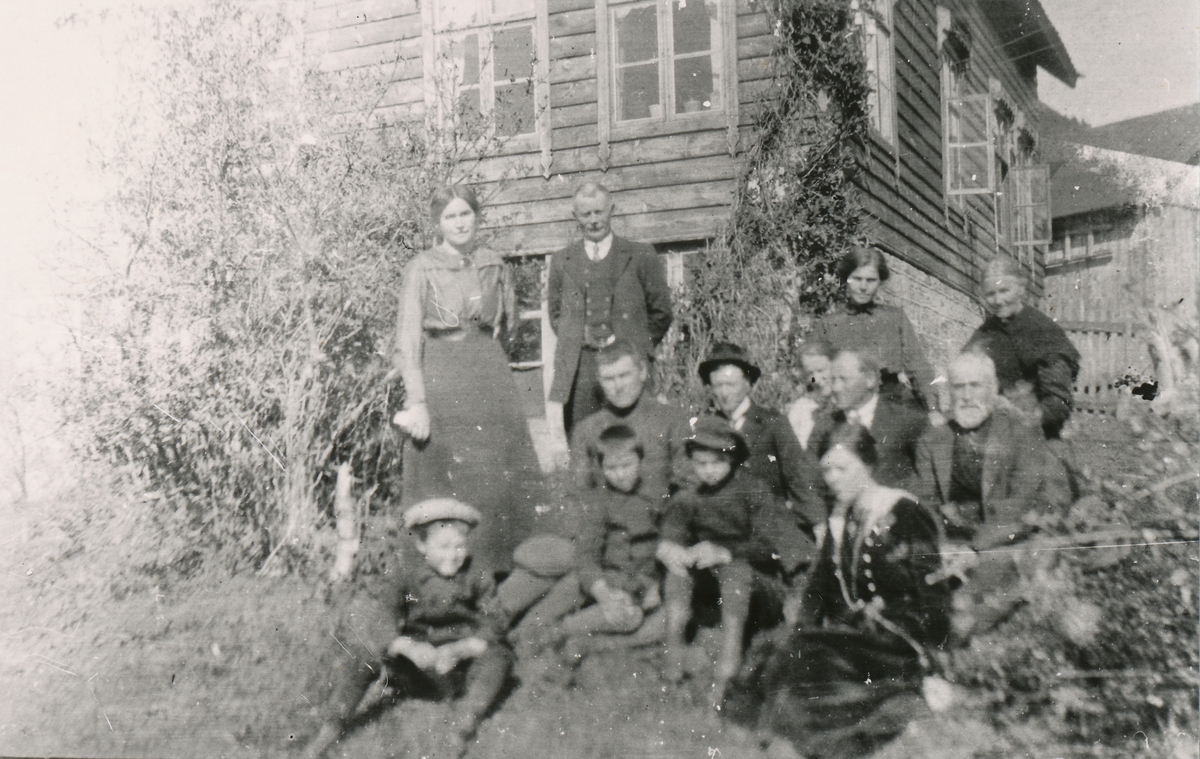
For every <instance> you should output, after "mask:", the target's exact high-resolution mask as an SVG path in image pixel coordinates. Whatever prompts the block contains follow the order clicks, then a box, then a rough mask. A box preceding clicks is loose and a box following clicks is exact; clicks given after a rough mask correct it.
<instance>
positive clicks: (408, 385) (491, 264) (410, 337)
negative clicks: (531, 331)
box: [396, 243, 504, 406]
mask: <svg viewBox="0 0 1200 759" xmlns="http://www.w3.org/2000/svg"><path fill="white" fill-rule="evenodd" d="M503 278H504V260H503V259H502V258H501V257H500V256H499V254H497V253H495V252H493V251H491V250H489V249H487V248H477V249H476V250H475V252H474V253H472V254H471V255H469V256H467V255H463V254H462V253H460V252H459V251H458V250H456V249H455V248H453V247H451V246H450V245H447V244H446V243H441V244H439V245H435V246H434V247H432V248H430V249H429V250H426V251H423V252H421V253H418V254H417V255H416V257H414V258H413V259H412V260H411V261H409V262H408V265H407V266H406V267H405V268H404V283H403V285H402V286H401V288H400V308H399V313H398V315H397V319H396V360H397V365H398V366H399V368H400V376H401V377H403V378H404V392H405V405H408V406H411V405H413V404H417V403H424V402H425V376H424V372H423V370H422V366H421V355H422V346H423V344H424V339H425V336H426V334H430V335H435V336H447V337H451V338H452V339H453V338H454V336H455V335H465V331H466V330H467V329H468V328H475V329H478V328H483V327H493V328H494V327H497V326H498V325H499V324H500V323H501V322H502V321H503V317H504V297H503V295H504V284H503Z"/></svg>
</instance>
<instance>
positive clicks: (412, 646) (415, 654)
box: [387, 635, 438, 669]
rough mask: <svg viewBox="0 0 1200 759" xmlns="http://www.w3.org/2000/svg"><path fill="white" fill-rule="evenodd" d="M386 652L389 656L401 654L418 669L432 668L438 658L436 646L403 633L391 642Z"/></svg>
mask: <svg viewBox="0 0 1200 759" xmlns="http://www.w3.org/2000/svg"><path fill="white" fill-rule="evenodd" d="M387 652H388V655H389V656H403V657H404V658H406V659H408V660H409V661H411V662H412V663H413V664H415V665H417V667H418V668H419V669H432V668H433V666H434V664H435V663H437V659H438V650H437V649H436V648H434V647H433V646H431V645H430V644H428V643H424V642H422V641H418V640H413V639H412V638H409V637H406V636H403V635H401V636H400V637H398V638H396V639H395V640H393V641H392V642H391V645H389V646H388V651H387Z"/></svg>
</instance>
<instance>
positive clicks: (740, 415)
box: [729, 395, 750, 432]
mask: <svg viewBox="0 0 1200 759" xmlns="http://www.w3.org/2000/svg"><path fill="white" fill-rule="evenodd" d="M749 410H750V396H748V395H747V396H746V397H745V398H743V399H742V402H741V403H739V404H738V405H737V408H735V409H734V410H733V414H731V415H730V417H729V423H730V424H732V425H733V428H734V429H735V430H738V431H739V432H740V431H741V429H742V426H743V425H745V424H746V412H747V411H749Z"/></svg>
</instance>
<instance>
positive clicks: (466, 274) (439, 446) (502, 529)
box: [393, 186, 541, 570]
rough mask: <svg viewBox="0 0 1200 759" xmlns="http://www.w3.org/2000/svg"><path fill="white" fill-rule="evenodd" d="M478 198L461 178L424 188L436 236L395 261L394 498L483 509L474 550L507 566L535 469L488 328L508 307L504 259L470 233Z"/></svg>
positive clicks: (521, 534)
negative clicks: (400, 464)
mask: <svg viewBox="0 0 1200 759" xmlns="http://www.w3.org/2000/svg"><path fill="white" fill-rule="evenodd" d="M480 210H481V209H480V205H479V200H478V199H477V198H476V196H475V192H474V191H473V190H471V188H469V187H461V186H450V187H444V188H441V189H439V190H437V191H435V192H434V193H433V197H432V199H431V201H430V212H431V214H432V217H433V222H434V224H435V225H436V227H437V231H438V235H439V237H440V240H441V241H440V242H439V243H438V244H437V245H435V246H433V247H432V248H430V249H429V250H426V251H424V252H422V253H419V254H418V255H417V256H416V257H415V258H413V260H412V261H410V262H409V264H408V266H407V267H406V268H405V270H404V283H403V286H402V288H401V293H400V313H399V317H398V320H397V326H396V366H397V370H398V371H399V374H400V376H401V377H403V379H404V393H405V396H404V409H403V410H402V411H400V412H399V413H397V414H396V417H395V419H394V420H393V421H394V422H395V423H396V424H397V425H399V426H400V427H401V428H403V430H404V431H405V432H406V433H408V435H409V438H410V439H409V443H410V444H409V445H407V446H406V448H405V453H404V474H403V487H404V492H403V503H404V505H405V506H406V507H407V506H409V505H411V504H415V503H420V502H421V501H424V500H426V499H428V498H438V497H451V498H457V499H458V500H460V501H465V502H467V503H471V504H474V505H475V506H476V507H477V508H479V510H480V511H481V512H482V513H483V516H484V518H483V520H482V522H481V524H480V526H479V529H477V530H476V531H475V533H473V534H472V536H471V538H472V548H473V554H474V556H475V558H476V560H477V561H479V562H481V563H483V564H485V565H486V566H488V567H490V568H491V569H493V570H505V569H507V568H508V567H509V565H510V563H511V561H512V550H513V548H514V547H515V546H516V545H517V544H518V543H519V542H521V541H522V540H523V539H525V538H526V537H528V536H529V533H530V531H531V528H532V526H533V515H534V503H533V499H534V498H535V497H536V496H537V495H538V494H540V489H539V484H540V478H541V473H540V470H539V469H538V464H537V458H536V456H535V454H534V450H533V444H532V442H531V440H530V437H529V428H528V426H527V425H526V422H525V419H524V417H523V415H522V414H521V405H520V399H519V397H518V395H517V388H516V383H515V382H514V381H513V378H512V374H511V373H510V371H509V368H508V359H507V357H506V356H505V354H504V351H503V350H502V349H501V347H500V343H499V342H498V341H497V340H496V338H497V337H498V336H499V334H500V328H501V326H502V324H503V322H504V319H505V317H506V314H505V311H504V297H503V294H504V285H503V277H504V265H503V264H504V262H503V261H502V260H501V258H500V256H499V255H498V254H497V253H495V252H493V251H491V250H489V249H488V248H486V247H484V246H482V245H480V244H479V241H478V231H479V228H478V224H479V214H480Z"/></svg>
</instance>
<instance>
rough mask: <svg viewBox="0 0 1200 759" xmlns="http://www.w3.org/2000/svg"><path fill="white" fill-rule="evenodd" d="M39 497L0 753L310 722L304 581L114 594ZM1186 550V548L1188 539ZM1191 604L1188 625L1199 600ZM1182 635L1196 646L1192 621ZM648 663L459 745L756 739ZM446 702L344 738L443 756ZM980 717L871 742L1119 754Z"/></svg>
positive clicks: (581, 685)
mask: <svg viewBox="0 0 1200 759" xmlns="http://www.w3.org/2000/svg"><path fill="white" fill-rule="evenodd" d="M1091 434H1092V437H1093V438H1094V439H1107V440H1108V442H1109V444H1110V445H1111V447H1110V448H1106V449H1099V448H1097V449H1096V450H1097V452H1098V453H1097V460H1096V462H1095V463H1096V465H1097V466H1099V467H1100V468H1101V469H1102V470H1104V471H1105V472H1107V473H1111V470H1113V469H1114V468H1116V467H1119V466H1120V454H1119V453H1117V451H1119V450H1120V449H1121V448H1122V446H1123V444H1125V443H1128V440H1127V438H1125V437H1124V436H1123V435H1120V434H1115V431H1114V429H1113V428H1111V427H1104V426H1101V427H1097V428H1096V429H1094V430H1092V431H1091ZM1110 454H1112V455H1111V456H1110ZM1105 457H1109V458H1107V459H1106V458H1105ZM47 508H48V507H39V506H37V505H26V506H24V507H22V508H20V509H19V510H13V509H5V510H0V548H2V549H3V550H2V552H0V597H2V598H4V599H5V601H4V606H5V608H6V611H7V612H8V613H6V614H5V615H4V616H3V617H2V618H0V619H2V621H0V694H2V695H0V754H20V755H47V754H53V755H57V756H72V755H81V756H163V755H171V756H196V757H243V756H244V757H253V756H267V757H272V756H287V755H289V754H290V752H292V751H294V750H295V748H296V747H297V746H298V745H299V743H300V742H301V741H302V740H303V738H304V737H306V736H307V735H308V734H309V732H310V731H311V730H312V729H313V727H314V716H313V709H312V703H315V702H318V700H319V699H320V697H321V696H320V693H321V692H322V688H323V687H326V683H325V682H324V674H325V672H327V671H328V668H327V667H326V666H324V662H325V661H326V660H327V658H328V657H329V656H330V653H331V646H332V645H334V643H333V642H332V640H331V637H330V634H329V630H330V629H331V628H332V619H331V618H330V612H329V611H328V609H327V607H326V605H325V604H324V603H323V601H321V600H320V599H319V598H318V597H317V594H316V592H315V586H314V585H313V584H312V583H310V582H308V581H306V580H304V579H301V578H295V577H289V578H274V579H273V578H256V577H253V576H239V577H233V578H229V577H221V578H212V577H209V578H196V579H193V580H190V581H188V582H186V583H180V584H168V583H166V582H165V581H160V582H159V584H157V585H156V584H154V581H151V580H146V581H143V582H139V583H136V584H130V583H126V584H125V585H123V586H122V589H121V593H120V594H119V595H120V596H121V597H120V598H116V597H114V595H113V594H112V592H111V590H112V586H110V585H109V584H108V583H107V582H106V581H105V580H104V578H105V577H106V576H107V575H108V574H109V573H111V572H112V570H113V567H112V566H111V565H106V563H105V562H106V560H107V559H106V554H104V553H103V551H98V550H89V551H78V550H75V549H76V547H75V546H74V545H73V543H72V541H71V539H70V538H69V537H67V536H66V535H65V534H63V533H61V532H60V531H58V530H57V529H56V528H55V527H53V526H50V524H51V522H50V520H47V519H46V518H45V514H46V509H47ZM1181 555H1186V556H1188V557H1190V558H1191V563H1192V564H1193V565H1194V564H1195V549H1194V547H1189V549H1188V551H1187V552H1185V554H1181ZM1189 571H1191V572H1193V574H1194V566H1193V568H1192V569H1191V570H1189ZM1190 614H1191V627H1192V628H1193V629H1194V627H1195V611H1194V602H1192V604H1191V610H1190ZM1179 644H1180V645H1189V646H1191V647H1192V648H1195V644H1196V639H1195V637H1194V636H1192V637H1191V638H1190V640H1185V641H1179ZM656 664H657V662H656V659H655V658H654V655H653V654H651V653H646V654H642V655H640V656H637V657H633V658H627V659H622V658H614V657H607V658H603V659H599V658H598V659H595V660H592V661H589V662H586V663H585V665H584V666H583V668H582V669H581V671H580V673H579V676H578V678H577V685H576V687H575V688H574V689H572V690H567V689H562V688H559V687H556V686H552V685H522V686H520V687H518V688H517V689H516V690H515V691H514V692H513V693H511V694H510V696H509V697H508V699H507V700H506V701H505V702H504V703H503V705H502V707H501V708H500V709H499V711H498V712H497V713H496V714H495V715H493V716H492V717H491V718H490V719H488V720H487V721H486V722H485V723H484V725H483V727H482V729H481V731H480V735H479V741H478V743H477V745H476V746H474V747H472V749H471V752H470V754H469V756H472V757H478V758H479V759H499V758H500V757H513V758H514V759H515V758H516V757H522V758H524V757H543V756H545V757H549V756H562V757H610V756H630V757H662V758H663V759H667V758H671V759H674V758H675V757H679V758H680V759H682V758H683V757H688V758H689V759H690V758H691V757H715V756H721V757H724V758H725V759H730V758H731V757H749V758H751V759H754V758H756V757H763V756H765V754H764V753H763V752H761V751H760V750H759V749H758V747H757V745H756V744H755V743H754V742H753V741H752V740H750V739H749V738H748V737H747V736H746V735H745V734H743V733H740V732H737V731H734V730H729V729H726V728H724V727H723V726H722V725H720V724H719V722H717V721H716V720H714V719H713V718H711V717H710V716H709V715H708V714H707V712H706V710H705V709H704V708H703V707H702V706H701V705H700V704H701V703H702V700H703V699H702V698H701V694H699V693H698V692H696V690H694V689H683V690H670V689H664V687H663V685H662V684H661V683H660V682H659V680H658V677H657V675H656ZM447 714H448V711H447V710H446V707H445V706H444V705H440V704H432V703H421V702H418V703H404V704H401V705H399V706H395V707H392V708H388V709H384V710H382V712H381V713H380V714H379V715H378V716H377V718H375V719H374V720H372V721H370V722H368V723H367V724H365V725H364V726H362V727H361V728H360V729H359V730H357V731H356V732H354V733H353V734H352V735H351V736H349V737H348V738H347V739H346V740H345V741H344V742H343V745H342V746H341V750H342V752H343V755H345V756H354V757H363V758H364V759H372V758H374V757H410V756H411V757H430V758H431V759H432V757H438V756H441V755H442V754H443V752H444V744H442V742H441V740H440V737H439V736H440V734H441V722H442V720H443V719H445V718H446V716H447ZM992 724H993V723H992V722H991V721H990V720H989V719H988V718H987V716H986V713H985V711H984V707H983V703H982V700H981V699H975V698H973V697H971V696H970V695H968V697H967V698H966V699H965V700H964V702H963V704H962V705H961V706H960V707H959V708H958V709H957V710H954V711H952V712H950V713H948V714H943V715H939V716H937V717H936V718H930V719H927V720H924V721H922V722H920V723H918V724H915V725H913V726H912V727H911V729H910V730H909V732H908V733H907V734H906V735H905V736H904V737H902V738H901V739H900V741H899V742H898V743H896V744H893V745H892V746H890V747H887V748H885V749H884V750H883V751H882V752H881V753H880V754H879V759H886V758H888V757H905V756H928V757H942V756H944V757H947V759H949V757H967V756H1043V755H1044V756H1050V755H1054V756H1067V755H1084V754H1083V753H1082V752H1083V751H1085V750H1087V751H1088V752H1089V753H1088V754H1087V755H1093V756H1094V755H1109V756H1115V755H1120V754H1119V751H1120V750H1121V749H1116V748H1114V749H1113V752H1112V753H1106V752H1103V751H1101V752H1100V753H1099V754H1096V753H1091V750H1090V749H1085V748H1084V747H1082V746H1076V747H1071V746H1069V745H1064V742H1063V741H1062V740H1060V739H1056V738H1054V737H1053V734H1054V733H1055V732H1057V733H1058V734H1059V735H1062V732H1061V731H1056V730H1053V729H1052V728H1053V727H1054V725H1049V726H1046V725H1044V723H1043V721H1041V719H1040V718H1039V720H1032V721H1029V722H1028V723H1025V724H1019V725H1017V726H1015V727H1014V725H1013V724H1012V723H1011V722H1009V723H1007V726H1005V725H1000V724H997V726H996V727H993V726H992ZM1147 732H1148V733H1149V734H1150V736H1151V737H1150V738H1149V739H1148V741H1147V743H1146V747H1147V749H1148V750H1149V752H1150V753H1146V754H1144V755H1146V756H1152V755H1153V756H1158V755H1166V753H1165V752H1166V751H1167V750H1168V749H1167V747H1166V746H1164V745H1163V742H1162V741H1163V739H1162V738H1160V737H1159V736H1157V735H1155V734H1154V733H1153V732H1152V731H1150V730H1148V731H1147ZM1186 740H1187V739H1185V740H1184V745H1186ZM1192 740H1193V742H1194V739H1192ZM1150 741H1154V743H1153V744H1151V743H1150ZM1177 742H1178V741H1177ZM1047 751H1050V752H1052V753H1046V752H1047ZM1182 755H1187V754H1182Z"/></svg>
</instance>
